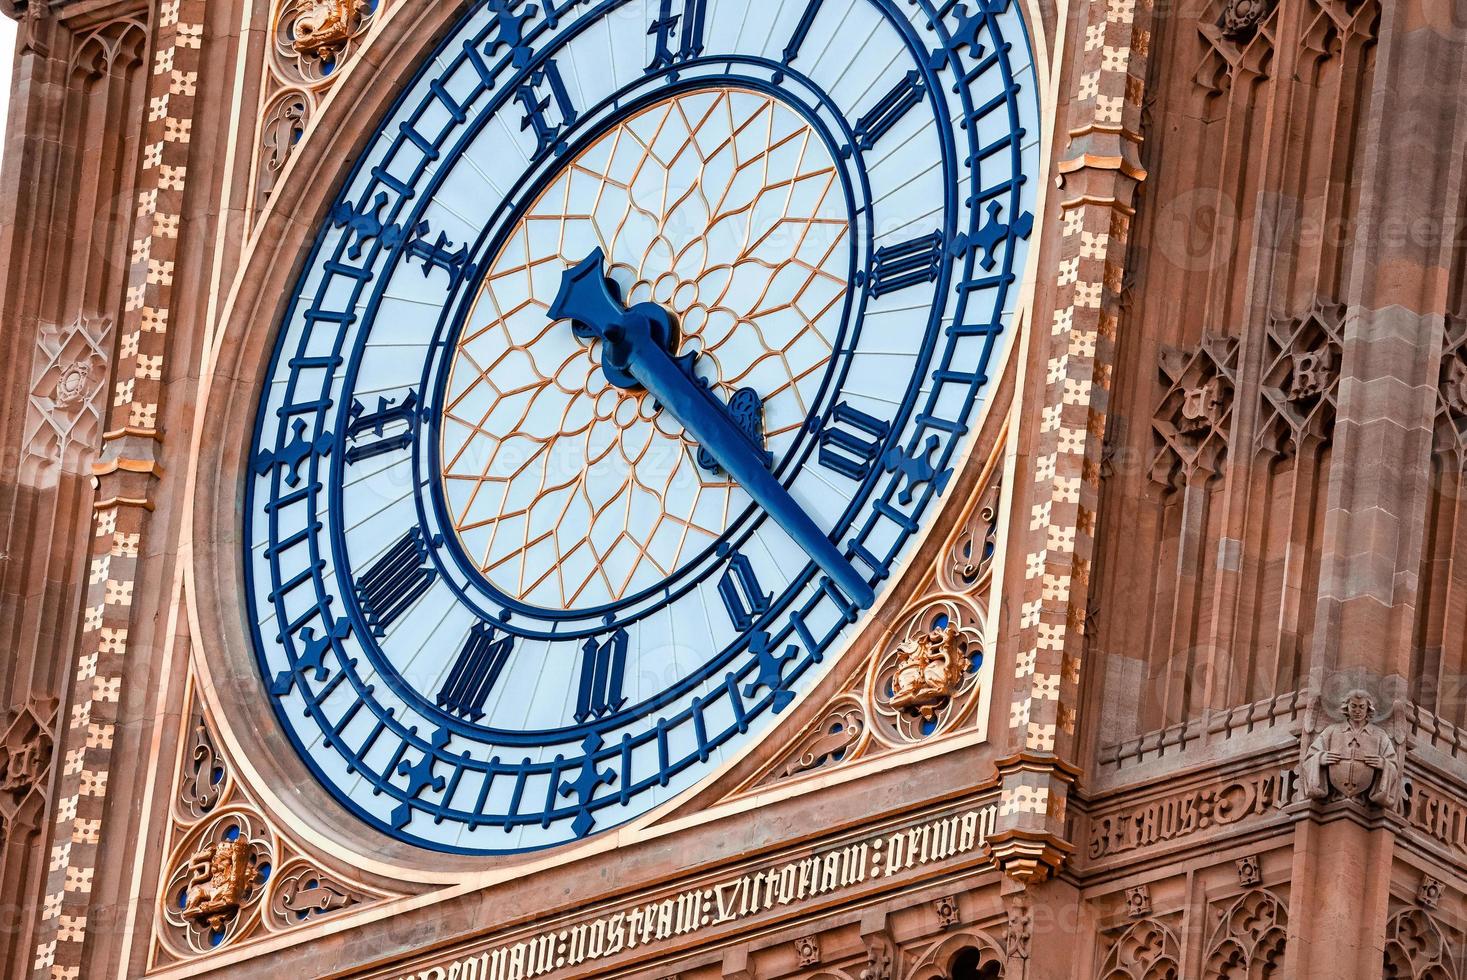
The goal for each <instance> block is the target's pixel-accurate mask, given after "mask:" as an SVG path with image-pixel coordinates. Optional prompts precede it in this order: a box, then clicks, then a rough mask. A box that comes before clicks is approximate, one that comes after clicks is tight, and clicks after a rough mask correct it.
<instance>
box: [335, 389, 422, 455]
mask: <svg viewBox="0 0 1467 980" xmlns="http://www.w3.org/2000/svg"><path fill="white" fill-rule="evenodd" d="M349 415H350V418H351V421H350V422H348V423H347V427H346V439H347V442H349V443H351V446H350V447H349V448H348V449H347V451H346V461H347V462H348V463H360V462H361V461H362V460H364V459H371V458H372V457H374V456H381V455H382V454H383V453H390V452H395V451H396V450H399V449H406V448H408V447H409V446H411V445H412V444H413V431H414V423H415V422H416V421H417V417H418V393H417V392H416V391H412V390H409V391H408V393H407V396H406V397H405V398H403V399H402V401H401V403H399V402H398V400H397V399H396V398H378V399H377V411H375V412H369V411H367V407H366V406H365V405H363V404H362V403H361V402H359V401H357V400H355V399H353V400H352V403H351V412H350V413H349ZM398 423H405V424H406V425H407V429H406V430H405V431H403V432H399V433H397V434H395V435H391V436H389V435H387V429H388V427H390V426H393V425H396V424H398ZM369 435H370V436H375V437H376V441H370V440H367V439H366V437H367V436H369Z"/></svg>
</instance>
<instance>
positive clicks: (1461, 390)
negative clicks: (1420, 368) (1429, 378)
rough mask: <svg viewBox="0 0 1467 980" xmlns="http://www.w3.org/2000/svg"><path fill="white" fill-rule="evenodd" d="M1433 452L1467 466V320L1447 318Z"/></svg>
mask: <svg viewBox="0 0 1467 980" xmlns="http://www.w3.org/2000/svg"><path fill="white" fill-rule="evenodd" d="M1432 449H1433V451H1435V452H1436V453H1437V454H1438V455H1443V456H1451V457H1453V458H1454V459H1455V460H1456V462H1457V465H1458V466H1459V467H1460V466H1463V465H1467V319H1464V318H1462V317H1454V316H1453V317H1447V329H1446V335H1445V338H1444V343H1443V345H1442V360H1441V369H1440V371H1439V373H1438V376H1437V390H1436V428H1435V431H1434V433H1433V438H1432Z"/></svg>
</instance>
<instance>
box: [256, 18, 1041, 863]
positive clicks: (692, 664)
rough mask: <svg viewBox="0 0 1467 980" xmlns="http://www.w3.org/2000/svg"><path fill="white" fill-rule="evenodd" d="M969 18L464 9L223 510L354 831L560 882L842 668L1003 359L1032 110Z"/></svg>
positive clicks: (1026, 78) (294, 723) (1012, 60)
mask: <svg viewBox="0 0 1467 980" xmlns="http://www.w3.org/2000/svg"><path fill="white" fill-rule="evenodd" d="M975 6H976V7H977V8H978V10H977V12H975V13H972V14H969V13H968V11H967V8H968V5H966V4H958V5H956V6H954V5H952V4H943V5H941V6H940V7H935V6H934V5H933V4H930V3H928V2H926V0H917V2H912V0H799V2H784V3H780V4H777V5H773V6H771V5H770V4H768V3H767V0H601V2H593V0H563V2H560V3H552V2H550V0H541V2H529V3H525V2H521V3H515V2H511V0H489V2H480V3H477V4H475V5H473V6H472V9H471V10H470V11H469V13H467V14H466V15H465V17H464V19H463V20H462V21H461V22H460V23H459V24H458V26H457V27H456V28H455V29H454V30H453V31H452V32H451V33H450V35H449V37H448V38H447V39H446V40H445V41H444V42H443V44H442V45H441V46H440V47H439V49H438V50H437V52H436V53H435V54H434V55H433V56H432V57H431V58H429V59H428V61H427V62H426V63H425V64H424V65H422V66H421V68H420V69H419V71H418V73H417V75H416V77H415V78H414V79H413V81H412V82H411V83H410V84H408V85H407V86H406V88H405V90H404V92H403V94H402V96H401V98H400V99H399V100H398V102H397V104H396V106H395V107H394V108H393V109H392V110H391V111H390V112H389V114H388V116H387V118H386V119H385V120H384V121H383V122H382V123H381V125H380V127H379V130H378V134H377V136H376V137H375V138H374V139H373V140H372V141H371V142H370V143H369V145H368V146H367V148H366V149H365V151H364V152H363V155H362V158H361V160H360V161H359V162H358V163H357V165H356V166H355V168H354V169H353V171H352V172H351V174H350V175H349V176H348V177H347V179H346V180H345V181H344V184H343V186H342V188H341V191H340V193H339V195H338V196H337V198H336V203H335V206H334V207H333V208H332V209H331V211H330V214H329V216H328V218H327V219H326V220H325V221H324V222H323V224H322V227H321V229H320V232H319V235H318V237H317V243H316V247H315V249H314V251H313V253H312V254H311V256H310V257H309V259H308V261H307V263H306V267H305V271H304V272H303V273H302V275H301V279H300V282H299V286H298V289H297V292H296V294H295V296H294V299H293V302H292V304H291V307H290V310H289V312H288V314H287V316H286V318H285V321H284V323H283V324H282V326H281V328H280V332H279V337H278V340H277V344H276V350H275V355H274V358H273V360H272V363H271V366H270V369H269V373H268V376H267V380H266V386H265V389H264V391H263V393H262V396H261V402H260V410H259V421H258V428H257V432H256V436H255V444H254V446H253V447H252V448H251V464H252V465H251V470H250V478H249V480H248V481H247V487H246V501H245V505H244V535H245V547H246V555H245V577H246V601H247V604H248V609H249V616H250V619H251V621H252V622H253V624H254V626H255V644H256V649H257V652H258V658H259V662H260V667H261V671H262V674H263V678H264V685H265V688H266V690H267V692H268V695H269V697H270V698H271V699H272V701H273V703H274V706H275V708H276V713H277V715H278V717H279V719H280V722H281V724H282V725H283V726H284V728H285V731H286V732H287V733H288V734H289V736H290V738H291V740H292V741H293V743H294V744H295V746H296V749H297V750H298V751H299V752H300V754H301V756H302V758H303V759H304V760H305V761H306V763H307V764H308V766H309V767H310V768H311V770H312V772H313V773H314V774H315V775H316V776H317V778H319V779H320V780H321V781H322V782H323V783H324V784H325V786H326V787H327V788H328V789H329V790H330V791H331V792H332V793H333V794H334V795H335V796H336V797H337V798H338V799H339V800H340V801H341V802H342V803H343V804H344V805H345V806H347V807H348V808H349V809H350V810H352V811H353V812H354V813H356V814H357V815H358V816H360V817H361V818H362V819H364V820H366V821H368V822H369V823H371V824H373V825H374V826H376V827H377V828H379V829H380V830H382V831H383V832H385V833H388V834H390V835H393V836H395V837H398V838H400V839H403V840H407V841H410V842H413V843H416V844H419V845H422V846H424V847H429V848H434V849H437V850H444V851H454V852H469V853H505V852H515V851H523V850H529V849H534V848H541V847H547V846H552V845H556V844H561V843H566V842H569V841H573V840H576V839H578V838H582V837H585V836H587V835H588V834H592V833H595V832H597V831H600V830H604V829H607V828H609V827H613V826H615V825H617V824H619V823H622V822H624V821H626V820H628V819H631V818H633V817H635V816H637V815H639V814H642V813H645V812H646V811H648V810H649V809H651V808H652V807H654V806H656V805H658V804H659V803H661V802H663V801H665V800H667V799H670V798H671V797H673V796H674V795H676V794H678V793H679V792H681V791H682V790H684V789H686V788H688V787H689V786H691V785H693V784H694V783H695V782H697V781H698V780H699V779H701V778H702V777H704V776H706V775H707V774H708V773H709V772H710V771H712V770H713V769H714V768H716V767H717V766H718V765H719V764H720V763H721V762H723V761H726V760H728V759H731V758H732V757H733V756H734V755H735V754H737V753H738V752H740V751H741V750H743V749H744V748H746V747H747V746H748V744H749V743H750V742H751V741H752V740H756V739H758V738H759V737H760V736H761V735H762V734H763V733H764V732H766V731H767V730H768V729H769V727H770V726H771V724H772V723H773V722H774V721H775V720H776V718H777V716H778V715H779V714H780V713H781V712H783V711H785V710H786V709H787V708H788V706H789V704H790V703H791V702H792V701H793V700H794V699H795V698H796V697H797V696H798V695H799V693H800V692H801V691H802V690H804V689H805V688H807V687H809V686H810V684H811V683H812V681H813V679H814V678H815V677H816V676H817V675H818V673H819V670H820V665H821V664H822V663H823V662H828V661H830V660H832V659H834V658H836V657H838V656H839V655H840V653H841V651H842V649H843V648H844V646H845V645H846V643H847V641H848V640H849V639H850V638H851V637H852V636H853V635H854V633H855V632H856V631H857V630H858V628H859V626H860V623H861V620H862V616H863V613H864V611H865V610H866V609H867V608H869V607H870V606H871V605H872V604H873V602H874V601H875V597H876V594H877V593H879V591H880V590H881V588H882V587H883V585H884V584H885V583H887V582H889V581H890V580H891V578H892V576H893V574H894V573H895V572H896V570H897V569H898V568H899V566H900V565H901V563H902V561H903V560H904V559H905V558H906V557H907V555H908V553H909V552H910V551H911V550H912V546H913V542H914V540H915V538H916V536H917V535H918V534H919V533H920V532H921V530H922V529H923V527H924V522H925V521H926V520H928V519H929V518H930V517H931V515H932V514H933V513H934V511H935V509H936V506H935V505H936V502H937V500H938V499H939V498H940V497H941V495H942V493H943V491H944V489H945V488H946V486H947V484H948V482H949V479H950V477H951V476H952V474H953V468H954V466H955V465H956V464H957V463H958V462H959V461H960V459H961V453H962V450H963V448H964V447H965V445H966V441H967V439H968V437H969V436H970V435H971V431H972V427H973V423H974V421H975V419H976V417H977V411H978V408H979V406H980V405H981V404H982V402H983V399H984V396H985V394H986V391H987V388H988V385H989V383H990V375H991V373H992V372H995V371H996V370H997V367H998V365H999V363H1000V358H1001V356H1002V353H1003V351H1004V349H1005V348H1006V346H1007V345H1008V343H1009V342H1010V340H1011V335H1012V332H1013V329H1012V319H1013V315H1014V308H1015V304H1016V301H1017V296H1018V292H1019V284H1018V277H1019V274H1020V272H1021V270H1022V267H1023V258H1024V254H1025V250H1026V241H1027V238H1028V236H1029V231H1030V226H1031V224H1032V207H1033V204H1032V194H1033V190H1034V183H1033V181H1034V175H1035V174H1036V172H1037V159H1038V154H1037V149H1036V144H1037V139H1038V135H1039V126H1038V122H1037V106H1036V101H1035V92H1034V84H1033V71H1032V68H1031V66H1030V61H1029V48H1028V42H1027V38H1026V35H1025V32H1024V26H1023V23H1022V20H1021V18H1020V16H1019V14H1018V11H1017V9H1015V8H1013V7H1011V6H1010V5H1009V4H1008V3H1006V2H1003V0H999V2H979V3H977V4H975ZM939 10H942V11H945V12H944V13H939ZM771 14H772V16H771Z"/></svg>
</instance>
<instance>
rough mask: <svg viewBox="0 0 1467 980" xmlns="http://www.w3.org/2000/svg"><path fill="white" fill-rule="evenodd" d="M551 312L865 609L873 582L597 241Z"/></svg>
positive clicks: (612, 376) (612, 377)
mask: <svg viewBox="0 0 1467 980" xmlns="http://www.w3.org/2000/svg"><path fill="white" fill-rule="evenodd" d="M550 316H551V317H552V318H553V319H556V320H570V321H572V323H573V325H574V326H575V328H576V332H577V333H578V334H581V335H582V336H595V337H599V338H600V339H601V341H602V365H601V368H602V371H603V372H604V373H605V375H606V378H607V380H608V381H610V382H611V383H612V384H614V385H616V386H618V387H621V388H632V387H636V386H638V385H640V386H641V387H643V388H645V389H647V391H648V392H650V393H651V395H652V396H653V397H654V398H656V399H657V400H658V401H659V402H660V403H661V404H662V407H663V408H664V409H666V410H667V411H668V412H669V413H671V414H672V416H673V418H675V419H677V420H678V421H679V422H680V423H682V426H683V428H684V429H686V430H687V432H688V434H689V435H690V436H692V438H693V439H694V440H695V441H696V442H697V443H698V445H700V446H701V447H702V448H703V449H705V450H707V452H708V454H709V455H710V456H712V457H713V458H714V459H715V460H716V461H717V462H718V465H719V466H721V467H723V469H724V471H725V472H727V473H728V474H729V475H730V476H732V477H733V478H734V479H735V480H736V481H738V483H739V485H740V486H742V487H743V488H744V491H745V492H746V493H748V495H749V496H750V497H752V498H753V499H754V502H755V503H757V504H758V505H759V506H760V507H762V508H764V510H765V512H766V513H768V514H769V516H770V517H771V518H773V519H774V521H775V523H777V524H778V525H779V526H780V527H782V528H784V530H785V533H787V534H789V536H790V537H791V538H793V539H794V540H795V543H796V544H798V545H799V546H800V547H801V548H802V549H804V551H805V552H806V553H807V554H808V555H809V556H810V557H811V558H813V559H814V560H815V564H817V565H819V566H820V568H821V570H822V571H824V572H825V574H826V575H828V576H830V579H831V581H833V582H834V583H835V584H836V585H837V586H839V587H840V589H841V591H842V592H844V593H845V594H846V595H847V596H848V597H850V599H851V601H852V602H854V603H855V604H856V605H858V606H860V607H861V608H863V609H864V608H867V607H869V606H870V605H871V604H872V602H873V601H874V600H875V595H874V594H873V592H872V591H871V586H870V585H869V584H867V582H866V580H865V579H863V578H862V577H861V575H860V574H859V573H858V572H857V571H856V570H855V569H854V568H852V567H851V564H850V562H848V561H846V559H845V557H844V556H843V555H842V554H841V553H840V551H839V550H838V549H837V548H836V547H835V546H834V545H833V544H831V543H830V539H829V538H828V537H826V536H825V534H824V533H823V532H822V531H821V530H820V528H819V527H818V526H816V524H815V522H814V521H813V520H811V519H810V515H809V514H807V513H805V510H804V508H802V507H801V506H800V505H799V504H797V503H796V502H795V500H794V498H793V497H791V496H790V494H789V491H787V490H786V489H785V488H784V487H783V485H781V484H780V482H779V481H778V480H776V479H775V478H774V477H773V475H771V474H770V472H769V470H767V469H765V466H764V460H763V459H762V458H761V454H760V453H759V451H758V449H757V448H756V447H755V446H754V445H753V443H752V442H751V441H750V440H749V438H748V436H746V435H745V434H744V432H743V430H741V429H740V428H739V427H738V426H737V425H736V424H735V423H734V421H733V420H732V419H731V418H730V417H729V415H728V411H727V409H725V408H724V406H723V404H722V403H720V402H719V401H718V399H717V398H715V397H714V395H713V393H712V391H710V390H709V389H708V387H707V386H706V385H703V384H701V383H700V382H698V381H696V380H694V379H693V378H692V377H691V376H690V373H689V372H685V371H684V370H683V369H682V368H681V367H679V366H678V364H677V363H676V362H675V361H674V360H673V358H672V355H671V353H670V352H669V350H668V346H669V344H670V338H671V336H672V330H671V327H670V320H669V317H668V315H667V313H666V311H664V310H662V309H661V308H660V307H658V306H656V305H653V304H642V305H640V306H636V307H634V308H632V309H631V310H627V309H626V307H625V306H624V305H623V304H622V303H621V301H620V299H619V298H618V297H617V296H616V295H615V294H614V292H613V289H612V287H611V286H610V283H609V281H608V280H607V279H606V275H605V256H604V255H603V254H602V252H601V250H600V249H597V250H595V251H594V252H592V253H591V254H590V255H589V256H587V257H586V259H585V260H584V261H583V262H581V263H580V264H579V265H577V266H576V267H575V268H573V269H569V270H567V272H566V274H565V277H564V280H563V281H562V283H561V290H560V295H559V296H558V297H557V298H556V300H555V302H554V303H553V304H551V307H550Z"/></svg>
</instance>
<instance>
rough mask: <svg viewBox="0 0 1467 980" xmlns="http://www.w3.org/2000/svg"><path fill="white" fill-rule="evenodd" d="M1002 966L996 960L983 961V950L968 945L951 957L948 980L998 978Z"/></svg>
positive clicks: (991, 979) (990, 979) (993, 979)
mask: <svg viewBox="0 0 1467 980" xmlns="http://www.w3.org/2000/svg"><path fill="white" fill-rule="evenodd" d="M1001 976H1003V966H1002V965H1001V964H1000V963H999V962H998V961H997V960H992V959H990V960H988V961H987V962H985V961H984V957H983V952H982V951H981V950H979V949H977V948H975V947H972V946H969V947H968V948H967V949H965V950H963V951H962V952H960V953H958V955H957V956H956V957H955V958H954V959H953V965H952V974H951V976H950V980H998V978H999V977H1001Z"/></svg>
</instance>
